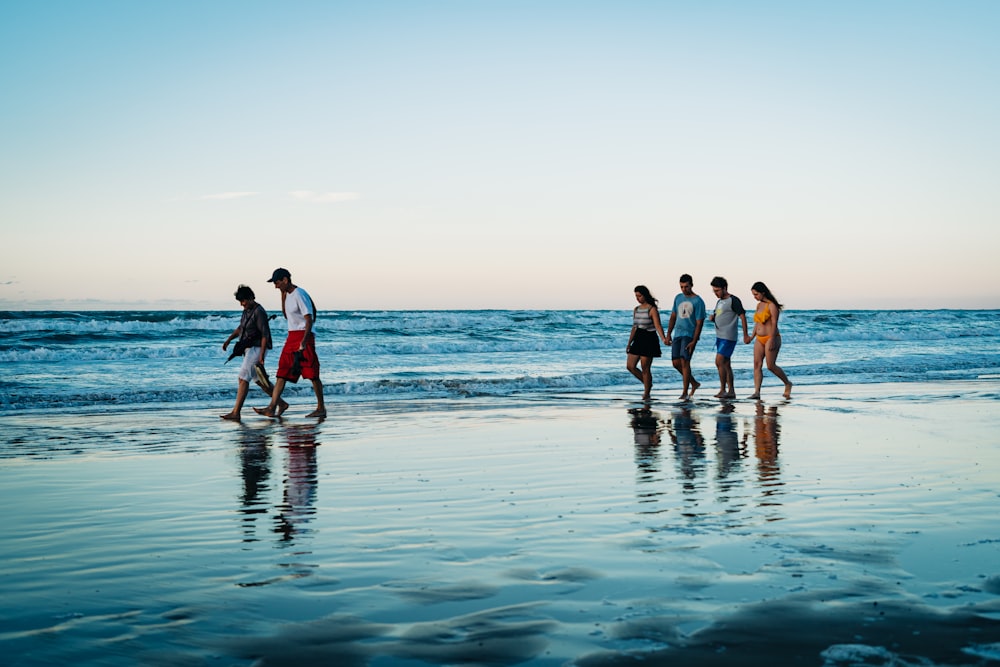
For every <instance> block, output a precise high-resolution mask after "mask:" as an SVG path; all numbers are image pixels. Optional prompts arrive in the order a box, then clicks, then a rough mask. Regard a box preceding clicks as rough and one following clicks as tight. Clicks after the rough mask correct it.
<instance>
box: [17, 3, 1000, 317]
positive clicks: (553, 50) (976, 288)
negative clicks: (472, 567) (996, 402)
mask: <svg viewBox="0 0 1000 667" xmlns="http://www.w3.org/2000/svg"><path fill="white" fill-rule="evenodd" d="M998 35H1000V2H992V1H980V2H970V1H961V0H959V1H954V2H952V1H941V2H921V1H918V0H905V1H898V2H878V1H877V0H872V1H857V2H851V1H847V2H843V1H838V2H832V1H831V2H751V1H749V0H747V1H743V2H711V1H708V2H668V1H663V2H635V1H628V0H624V1H616V2H610V1H609V2H545V1H543V0H539V1H536V2H476V1H473V0H464V1H454V2H418V1H408V2H377V1H373V2H288V3H275V2H254V1H245V0H241V1H239V2H201V1H199V2H193V1H183V0H181V1H178V0H174V1H171V2H133V1H127V2H124V1H123V2H111V1H92V2H81V1H72V2H57V1H46V2H35V1H31V0H4V1H3V2H2V3H0V90H2V91H3V93H2V95H0V233H2V237H0V238H2V248H0V308H4V309H35V308H60V309H61V308H100V307H125V308H233V307H237V304H236V303H235V301H234V300H233V298H232V293H233V291H234V289H235V287H236V285H237V284H239V283H241V282H245V283H248V284H250V285H251V286H252V287H254V289H255V290H257V292H258V296H259V297H260V299H261V301H262V303H264V304H265V306H268V307H273V306H274V305H275V304H276V303H277V295H276V294H274V293H272V292H271V291H270V290H271V288H270V286H269V285H268V284H267V283H266V282H265V281H266V278H267V277H269V276H270V273H271V270H272V269H273V268H274V267H276V266H285V267H287V268H288V269H290V270H291V272H292V274H293V279H294V280H295V282H297V283H299V284H301V285H302V286H303V287H305V288H306V289H308V290H309V291H310V292H311V293H312V294H313V295H314V296H315V298H316V300H317V302H318V304H319V305H320V307H321V308H328V309H338V308H378V309H381V308H494V307H495V308H619V307H620V308H628V307H630V306H631V305H632V303H633V299H632V288H633V287H634V285H636V284H637V283H644V284H646V285H648V286H649V287H650V288H651V289H652V290H653V292H654V293H655V294H657V295H658V296H659V297H660V298H661V299H663V300H667V301H669V299H670V298H671V297H672V295H673V294H674V293H676V292H677V277H678V276H679V274H680V273H682V272H688V273H691V274H693V275H694V278H695V291H697V292H699V293H701V294H702V295H703V296H705V297H706V300H709V299H710V298H711V289H710V288H709V285H708V283H709V281H710V280H711V278H712V276H714V275H719V274H721V275H725V276H726V277H727V278H729V280H730V283H731V286H732V288H733V291H734V292H735V293H737V294H740V295H743V296H745V297H747V298H749V285H750V283H752V282H753V281H756V280H763V281H765V282H766V283H768V285H769V286H770V287H771V288H772V290H773V291H774V292H775V294H777V295H778V297H779V298H780V299H781V300H782V301H783V302H785V303H786V304H787V305H788V306H789V307H790V308H852V307H858V308H894V307H902V308H912V307H918V308H919V307H926V308H937V307H958V308H963V307H985V308H1000V280H998V277H1000V271H998V270H997V268H996V267H997V265H998V260H997V259H996V257H995V256H994V255H996V254H997V252H998V251H1000V214H998V212H1000V186H998V183H1000V123H998V122H997V119H998V118H1000V39H998V38H997V36H998Z"/></svg>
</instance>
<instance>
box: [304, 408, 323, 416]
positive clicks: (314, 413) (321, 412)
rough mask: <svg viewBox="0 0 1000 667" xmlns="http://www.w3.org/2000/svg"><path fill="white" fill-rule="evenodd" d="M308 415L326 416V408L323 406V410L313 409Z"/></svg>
mask: <svg viewBox="0 0 1000 667" xmlns="http://www.w3.org/2000/svg"><path fill="white" fill-rule="evenodd" d="M306 417H326V408H323V409H322V410H313V411H312V412H310V413H309V414H307V415H306Z"/></svg>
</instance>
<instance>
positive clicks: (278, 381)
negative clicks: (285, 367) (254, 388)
mask: <svg viewBox="0 0 1000 667" xmlns="http://www.w3.org/2000/svg"><path fill="white" fill-rule="evenodd" d="M284 390H285V378H275V380H274V391H273V392H271V403H270V404H269V405H268V406H267V407H266V408H254V409H253V411H254V412H256V413H257V414H259V415H263V416H265V417H280V416H281V415H282V413H284V412H285V410H287V409H288V403H286V402H285V401H283V400H282V399H281V392H283V391H284Z"/></svg>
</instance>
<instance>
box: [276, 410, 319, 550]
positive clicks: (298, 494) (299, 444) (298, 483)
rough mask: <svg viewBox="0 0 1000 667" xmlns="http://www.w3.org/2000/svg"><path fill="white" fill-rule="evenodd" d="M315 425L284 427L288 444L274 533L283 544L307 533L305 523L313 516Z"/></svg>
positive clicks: (314, 501) (314, 498) (315, 469)
mask: <svg viewBox="0 0 1000 667" xmlns="http://www.w3.org/2000/svg"><path fill="white" fill-rule="evenodd" d="M317 429H318V425H317V424H308V425H304V426H286V427H285V428H284V434H285V437H286V439H287V441H288V448H287V449H286V452H287V460H286V465H285V478H284V480H282V482H283V490H284V493H283V497H282V502H281V504H280V505H279V506H278V507H277V510H278V514H277V516H276V517H275V528H274V531H275V532H276V533H278V534H279V535H280V536H281V540H282V541H283V542H292V541H293V540H294V539H295V537H296V536H297V535H299V534H302V533H306V532H308V528H307V526H308V524H309V522H310V521H311V520H312V517H313V516H314V515H315V514H316V481H317V466H316V446H317V445H318V444H319V443H318V442H317V441H316V436H317Z"/></svg>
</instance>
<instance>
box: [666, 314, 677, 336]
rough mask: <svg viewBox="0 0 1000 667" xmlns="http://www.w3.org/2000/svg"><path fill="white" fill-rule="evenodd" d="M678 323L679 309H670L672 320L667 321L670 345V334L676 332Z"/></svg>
mask: <svg viewBox="0 0 1000 667" xmlns="http://www.w3.org/2000/svg"><path fill="white" fill-rule="evenodd" d="M676 323H677V310H676V309H675V310H671V311H670V321H669V322H667V340H666V341H665V342H666V343H667V345H670V334H672V333H673V332H674V324H676Z"/></svg>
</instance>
